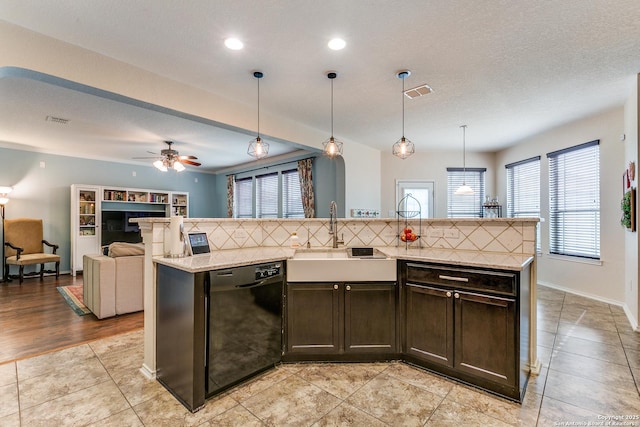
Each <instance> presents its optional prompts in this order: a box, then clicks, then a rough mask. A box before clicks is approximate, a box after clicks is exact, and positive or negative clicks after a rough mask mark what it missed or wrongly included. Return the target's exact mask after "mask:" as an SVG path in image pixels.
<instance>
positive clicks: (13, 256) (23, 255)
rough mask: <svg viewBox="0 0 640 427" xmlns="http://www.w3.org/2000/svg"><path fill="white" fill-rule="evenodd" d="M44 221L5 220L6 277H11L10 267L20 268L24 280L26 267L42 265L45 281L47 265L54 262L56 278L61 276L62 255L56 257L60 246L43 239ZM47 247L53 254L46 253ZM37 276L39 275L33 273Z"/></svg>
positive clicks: (42, 274) (41, 272)
mask: <svg viewBox="0 0 640 427" xmlns="http://www.w3.org/2000/svg"><path fill="white" fill-rule="evenodd" d="M42 234H43V232H42V220H41V219H31V218H16V219H5V220H4V237H5V239H4V241H5V244H4V245H5V251H4V256H5V260H6V264H5V265H6V267H5V271H4V275H5V277H9V266H10V265H17V266H18V267H19V276H18V277H19V280H20V284H22V282H23V280H24V266H25V265H35V264H40V280H42V279H43V276H44V273H45V272H46V273H50V272H51V273H52V272H53V271H45V269H44V265H45V264H46V263H51V262H54V263H55V265H56V269H55V273H56V277H58V276H60V255H56V251H57V250H58V245H54V244H52V243H49V242H47V241H46V240H44V239H43V238H42ZM45 245H46V246H48V247H49V248H51V251H52V253H45ZM32 274H37V273H32Z"/></svg>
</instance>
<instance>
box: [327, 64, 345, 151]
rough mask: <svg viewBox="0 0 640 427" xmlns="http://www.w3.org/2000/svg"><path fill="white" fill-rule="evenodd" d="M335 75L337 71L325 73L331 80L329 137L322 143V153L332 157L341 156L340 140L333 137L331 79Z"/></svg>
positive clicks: (336, 75)
mask: <svg viewBox="0 0 640 427" xmlns="http://www.w3.org/2000/svg"><path fill="white" fill-rule="evenodd" d="M336 77H338V74H337V73H334V72H331V73H328V74H327V78H329V79H330V80H331V137H330V138H329V139H327V140H326V141H325V142H323V143H322V154H323V155H324V156H326V157H329V158H332V159H333V158H334V157H337V156H342V142H340V141H338V140H337V139H335V138H334V137H333V79H335V78H336Z"/></svg>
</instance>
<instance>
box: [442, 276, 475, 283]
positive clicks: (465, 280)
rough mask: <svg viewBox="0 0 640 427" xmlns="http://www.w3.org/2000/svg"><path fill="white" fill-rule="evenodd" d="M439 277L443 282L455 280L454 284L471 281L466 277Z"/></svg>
mask: <svg viewBox="0 0 640 427" xmlns="http://www.w3.org/2000/svg"><path fill="white" fill-rule="evenodd" d="M438 277H439V278H440V279H442V280H453V281H454V282H468V281H469V279H467V278H466V277H455V276H445V275H444V274H441V275H439V276H438Z"/></svg>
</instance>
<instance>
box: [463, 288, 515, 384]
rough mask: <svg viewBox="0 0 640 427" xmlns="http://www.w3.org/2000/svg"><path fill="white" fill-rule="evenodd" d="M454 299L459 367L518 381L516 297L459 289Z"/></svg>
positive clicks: (479, 374)
mask: <svg viewBox="0 0 640 427" xmlns="http://www.w3.org/2000/svg"><path fill="white" fill-rule="evenodd" d="M454 301H455V318H456V320H455V322H456V324H455V331H456V348H455V367H456V369H458V370H460V371H461V372H466V373H469V374H473V375H475V376H477V377H482V378H485V379H487V380H490V381H494V382H496V383H501V384H505V385H510V386H511V385H515V384H516V380H517V378H516V374H517V372H516V371H517V369H516V363H515V357H516V349H515V343H516V342H518V341H517V337H516V334H515V331H516V329H515V307H516V304H515V300H514V299H509V298H498V297H493V296H486V295H478V294H474V293H468V292H460V291H456V292H455V294H454Z"/></svg>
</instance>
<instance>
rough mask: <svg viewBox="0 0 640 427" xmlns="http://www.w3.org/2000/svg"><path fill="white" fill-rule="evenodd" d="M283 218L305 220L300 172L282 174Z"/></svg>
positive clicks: (289, 171)
mask: <svg viewBox="0 0 640 427" xmlns="http://www.w3.org/2000/svg"><path fill="white" fill-rule="evenodd" d="M282 217H283V218H304V208H303V207H302V192H301V190H300V176H299V175H298V170H297V169H293V170H288V171H284V172H282Z"/></svg>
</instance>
